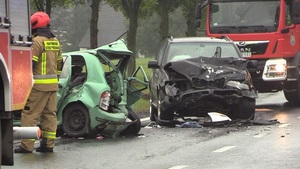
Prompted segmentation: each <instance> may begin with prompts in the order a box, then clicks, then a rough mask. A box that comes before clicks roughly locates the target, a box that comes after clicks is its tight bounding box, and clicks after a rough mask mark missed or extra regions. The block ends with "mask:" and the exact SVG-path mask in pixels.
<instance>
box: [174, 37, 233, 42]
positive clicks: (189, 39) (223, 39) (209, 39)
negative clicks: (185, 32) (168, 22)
mask: <svg viewBox="0 0 300 169" xmlns="http://www.w3.org/2000/svg"><path fill="white" fill-rule="evenodd" d="M168 40H169V41H170V42H175V43H177V42H222V43H233V41H231V40H230V39H229V38H227V37H220V38H214V37H182V38H173V37H169V38H168Z"/></svg>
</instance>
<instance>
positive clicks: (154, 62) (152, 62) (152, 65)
mask: <svg viewBox="0 0 300 169" xmlns="http://www.w3.org/2000/svg"><path fill="white" fill-rule="evenodd" d="M148 68H152V69H157V68H159V65H158V62H157V60H150V61H149V62H148Z"/></svg>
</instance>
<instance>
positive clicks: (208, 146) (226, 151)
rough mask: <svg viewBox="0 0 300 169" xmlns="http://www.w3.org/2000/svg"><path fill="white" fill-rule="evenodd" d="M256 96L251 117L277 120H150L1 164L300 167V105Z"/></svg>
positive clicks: (110, 168)
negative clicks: (121, 133)
mask: <svg viewBox="0 0 300 169" xmlns="http://www.w3.org/2000/svg"><path fill="white" fill-rule="evenodd" d="M259 96H260V97H259V99H258V100H257V109H256V120H259V122H261V121H263V122H266V121H268V120H275V119H276V120H277V121H278V122H279V123H276V124H270V125H258V124H249V123H247V124H244V123H235V124H230V125H223V126H217V127H216V126H214V127H203V128H179V127H177V128H160V127H159V126H150V125H149V126H148V127H146V128H142V130H141V132H140V134H141V135H140V136H137V137H119V138H116V139H109V138H103V139H96V138H90V139H85V138H59V139H58V140H57V145H56V147H55V152H54V153H49V154H41V153H36V152H34V153H32V154H15V156H14V157H15V165H14V166H2V169H14V168H18V169H19V168H22V169H27V168H28V169H29V168H30V169H44V168H45V169H52V168H53V169H60V168H62V169H93V168H95V169H98V168H101V169H136V168H143V169H199V168H208V169H210V168H214V169H219V168H220V169H227V168H228V169H240V168H245V169H257V168H268V169H273V168H274V169H278V168H300V161H299V160H298V157H299V156H300V146H299V138H300V134H299V128H300V123H299V121H300V108H298V107H293V106H290V105H289V104H288V103H287V101H286V100H285V99H284V97H283V94H282V92H278V93H268V94H260V95H259ZM144 124H148V121H144ZM36 146H38V144H36Z"/></svg>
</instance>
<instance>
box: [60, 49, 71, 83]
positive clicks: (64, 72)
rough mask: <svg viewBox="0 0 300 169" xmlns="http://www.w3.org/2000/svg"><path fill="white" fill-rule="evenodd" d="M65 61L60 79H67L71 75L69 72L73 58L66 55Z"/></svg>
mask: <svg viewBox="0 0 300 169" xmlns="http://www.w3.org/2000/svg"><path fill="white" fill-rule="evenodd" d="M63 60H64V64H63V69H62V71H61V73H60V76H59V78H67V77H68V75H69V74H70V72H69V70H70V66H71V64H70V62H71V57H68V56H66V55H64V56H63ZM68 63H69V64H68Z"/></svg>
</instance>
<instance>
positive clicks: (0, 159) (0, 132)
mask: <svg viewBox="0 0 300 169" xmlns="http://www.w3.org/2000/svg"><path fill="white" fill-rule="evenodd" d="M1 165H2V128H1V120H0V166H1ZM0 168H1V167H0Z"/></svg>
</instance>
